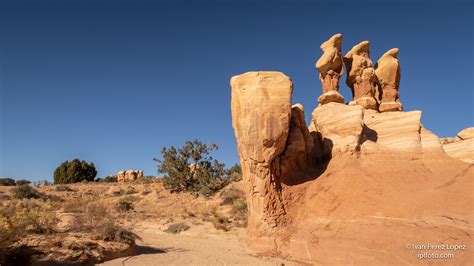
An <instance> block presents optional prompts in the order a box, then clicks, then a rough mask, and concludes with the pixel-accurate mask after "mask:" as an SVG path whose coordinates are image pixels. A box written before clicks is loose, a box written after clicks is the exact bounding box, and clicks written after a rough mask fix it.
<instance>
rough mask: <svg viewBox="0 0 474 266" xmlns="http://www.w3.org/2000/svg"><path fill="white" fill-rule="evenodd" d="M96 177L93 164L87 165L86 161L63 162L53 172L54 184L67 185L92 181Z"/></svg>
mask: <svg viewBox="0 0 474 266" xmlns="http://www.w3.org/2000/svg"><path fill="white" fill-rule="evenodd" d="M96 175H97V170H96V169H95V166H94V163H93V162H91V163H90V164H88V163H87V162H86V161H82V162H81V161H79V159H74V160H72V161H65V162H63V163H62V164H61V165H59V166H58V167H57V168H56V170H55V171H54V183H55V184H69V183H77V182H82V181H94V178H95V176H96Z"/></svg>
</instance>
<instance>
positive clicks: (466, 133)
mask: <svg viewBox="0 0 474 266" xmlns="http://www.w3.org/2000/svg"><path fill="white" fill-rule="evenodd" d="M457 137H458V138H460V139H462V140H466V139H472V138H474V127H468V128H465V129H463V130H461V131H459V132H458V134H457Z"/></svg>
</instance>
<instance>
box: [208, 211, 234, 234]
mask: <svg viewBox="0 0 474 266" xmlns="http://www.w3.org/2000/svg"><path fill="white" fill-rule="evenodd" d="M211 223H212V225H214V227H215V228H216V229H217V230H223V231H224V232H227V231H229V230H230V228H231V226H232V222H231V221H230V220H229V218H227V217H225V216H223V215H220V214H218V213H216V212H214V213H213V216H212V219H211Z"/></svg>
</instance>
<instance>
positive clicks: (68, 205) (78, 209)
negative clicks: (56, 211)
mask: <svg viewBox="0 0 474 266" xmlns="http://www.w3.org/2000/svg"><path fill="white" fill-rule="evenodd" d="M89 202H90V201H89V200H85V199H77V200H68V201H66V202H64V204H62V209H63V211H64V212H72V213H82V212H84V211H85V208H84V206H87V204H88V203H89Z"/></svg>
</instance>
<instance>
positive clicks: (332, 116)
mask: <svg viewBox="0 0 474 266" xmlns="http://www.w3.org/2000/svg"><path fill="white" fill-rule="evenodd" d="M312 125H314V130H315V131H316V132H318V133H319V134H320V136H321V140H322V146H323V152H324V155H323V156H324V157H325V158H330V157H332V156H333V155H334V154H335V153H340V152H354V151H356V150H357V149H358V146H359V139H360V137H361V134H362V129H363V126H364V121H363V108H362V107H361V106H358V105H356V106H347V105H345V104H340V103H329V104H326V105H322V106H319V107H318V108H316V109H315V110H314V111H313V114H312Z"/></svg>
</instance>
